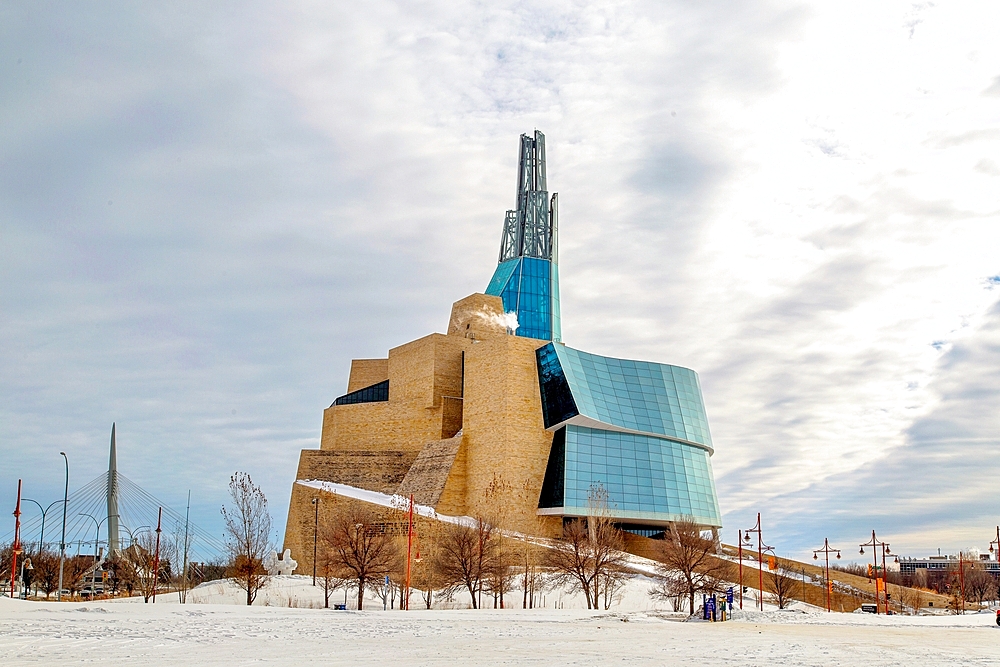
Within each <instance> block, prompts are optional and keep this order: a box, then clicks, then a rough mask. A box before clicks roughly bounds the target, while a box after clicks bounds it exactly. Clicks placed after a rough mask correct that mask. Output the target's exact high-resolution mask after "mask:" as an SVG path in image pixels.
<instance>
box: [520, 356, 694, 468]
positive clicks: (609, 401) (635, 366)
mask: <svg viewBox="0 0 1000 667" xmlns="http://www.w3.org/2000/svg"><path fill="white" fill-rule="evenodd" d="M536 354H537V357H538V377H539V383H540V385H541V392H542V398H543V401H542V404H543V406H542V409H543V412H544V417H545V428H552V427H553V426H556V425H557V424H560V423H562V422H564V421H567V420H568V419H570V418H571V417H573V416H574V415H575V414H578V415H582V416H584V417H589V418H590V419H593V420H595V421H599V422H603V423H605V424H609V425H611V426H617V427H619V428H623V429H628V430H630V431H639V432H642V433H649V434H652V435H661V436H666V437H669V438H677V439H679V440H686V441H688V442H693V443H697V444H699V445H703V446H705V447H709V448H711V447H712V436H711V434H710V433H709V430H708V417H707V416H706V414H705V404H704V402H703V401H702V398H701V385H700V384H699V382H698V374H697V373H695V372H694V371H692V370H691V369H689V368H682V367H680V366H668V365H667V364H657V363H654V362H651V361H633V360H631V359H614V358H612V357H602V356H599V355H596V354H589V353H587V352H581V351H580V350H574V349H573V348H571V347H566V346H565V345H556V344H549V345H546V346H544V347H541V348H539V349H538V351H537V353H536ZM570 404H572V406H571V405H570ZM571 412H573V414H570V413H571Z"/></svg>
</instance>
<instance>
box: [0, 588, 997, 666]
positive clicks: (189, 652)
mask: <svg viewBox="0 0 1000 667" xmlns="http://www.w3.org/2000/svg"><path fill="white" fill-rule="evenodd" d="M306 582H308V580H307V579H306V578H304V577H288V578H281V579H279V580H278V581H276V582H275V586H274V587H273V588H272V589H271V590H270V591H269V592H268V595H267V596H265V597H264V598H263V599H262V601H261V602H262V603H261V604H260V605H256V606H254V607H246V606H241V605H238V604H233V603H234V602H236V599H237V598H236V595H237V593H236V592H235V591H233V590H230V589H227V587H226V586H224V585H222V584H219V583H211V584H207V585H205V586H203V587H200V588H199V589H196V590H195V591H194V592H192V596H191V598H190V599H189V603H188V604H187V605H183V606H182V605H179V604H177V598H176V595H168V596H165V597H160V598H159V599H158V601H157V604H155V605H152V604H142V603H141V600H140V601H139V602H138V603H134V600H133V601H128V602H125V601H115V602H109V601H105V602H94V603H80V602H76V603H71V602H67V603H61V604H57V603H54V602H50V603H45V602H23V601H19V600H10V599H7V598H0V663H2V664H10V665H30V664H41V665H56V664H58V665H72V664H84V663H86V664H97V665H105V664H107V665H112V664H113V665H133V664H142V665H250V664H272V665H315V664H324V665H380V666H384V665H386V664H395V665H448V666H449V667H454V666H455V665H460V664H461V665H478V664H489V665H507V664H510V665H522V664H540V665H541V664H544V665H575V664H580V665H590V666H592V665H610V664H615V665H621V664H630V665H631V664H650V665H675V664H676V665H680V664H698V665H712V664H719V665H727V666H738V665H761V666H763V665H824V666H827V665H859V666H861V665H863V666H864V667H874V666H877V665H997V664H1000V627H997V626H996V625H995V623H994V615H993V614H992V613H982V614H970V615H967V616H930V617H905V616H893V617H885V616H879V617H875V616H872V615H870V614H837V613H834V614H827V613H826V612H822V611H817V610H798V611H776V610H775V611H765V612H752V611H745V612H742V614H743V615H742V617H741V618H739V619H738V620H735V621H732V622H728V623H705V622H681V620H680V616H679V615H676V614H673V613H671V612H668V611H665V610H662V609H660V610H658V609H656V607H657V606H660V607H662V605H657V604H653V603H651V602H650V601H649V600H648V598H646V599H643V596H642V594H641V590H642V588H641V587H642V586H643V584H642V582H638V583H637V584H636V585H635V586H634V587H633V588H635V590H630V591H627V592H626V595H625V598H624V599H623V601H622V604H621V605H619V606H617V607H615V608H613V609H612V610H611V611H607V612H605V611H586V610H582V609H572V608H564V609H553V608H552V606H553V605H554V604H555V600H548V604H549V606H548V608H544V609H534V610H521V609H508V610H493V609H487V610H478V611H473V610H467V609H433V610H430V611H426V610H421V611H410V612H401V611H388V612H385V611H382V609H381V603H379V604H378V606H377V608H376V606H375V604H374V602H372V603H366V604H371V605H372V609H371V610H367V609H366V610H365V611H363V612H357V611H346V612H345V611H332V610H324V609H309V608H305V607H307V606H308V602H309V601H311V600H313V599H315V600H318V601H321V600H322V597H321V595H320V596H315V597H314V594H315V592H316V591H315V590H314V589H311V588H312V587H311V586H308V585H307V583H306ZM340 595H341V599H340V601H341V602H342V596H343V593H341V594H340ZM292 599H295V600H297V603H298V604H299V606H298V607H287V606H274V605H277V604H279V603H284V604H287V603H288V602H289V601H290V600H292ZM460 600H461V597H460V596H456V603H457V602H459V601H460ZM196 601H200V603H195V602H196ZM227 602H228V603H229V604H226V603H227ZM417 602H418V601H417V599H416V598H414V600H413V606H414V607H416V606H417V605H416V603H417ZM564 602H565V603H568V604H567V605H566V606H567V607H569V606H571V605H572V602H573V601H572V599H571V598H569V597H567V598H566V599H565V600H564Z"/></svg>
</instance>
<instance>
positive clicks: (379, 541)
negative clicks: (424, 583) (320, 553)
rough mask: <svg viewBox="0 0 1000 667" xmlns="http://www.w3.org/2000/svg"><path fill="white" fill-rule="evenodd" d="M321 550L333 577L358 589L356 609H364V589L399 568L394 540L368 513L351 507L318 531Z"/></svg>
mask: <svg viewBox="0 0 1000 667" xmlns="http://www.w3.org/2000/svg"><path fill="white" fill-rule="evenodd" d="M322 540H323V548H324V549H325V550H326V551H327V554H326V558H328V559H329V560H330V562H331V564H332V565H333V568H334V573H335V574H336V576H338V577H340V578H342V579H350V580H352V581H353V582H354V585H356V586H357V587H358V609H364V604H365V587H366V586H367V585H368V584H369V583H374V582H375V581H376V580H378V579H381V578H383V577H385V576H386V575H387V574H390V573H392V572H394V571H395V570H397V569H398V568H399V560H400V552H399V547H398V544H397V541H396V539H394V537H393V536H392V535H390V534H388V533H387V532H386V530H385V522H384V521H383V520H382V517H380V516H379V515H378V514H376V513H375V511H373V510H372V509H370V508H369V507H367V506H365V505H361V504H351V505H349V506H347V507H346V508H343V509H342V510H341V511H338V512H337V513H336V514H335V515H334V517H333V520H332V521H331V522H330V523H329V524H328V525H327V526H326V527H325V528H324V529H323V531H322Z"/></svg>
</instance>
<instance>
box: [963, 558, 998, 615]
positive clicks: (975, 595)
mask: <svg viewBox="0 0 1000 667" xmlns="http://www.w3.org/2000/svg"><path fill="white" fill-rule="evenodd" d="M995 588H996V582H995V581H994V580H993V577H992V576H990V573H989V572H987V571H986V570H985V569H983V566H982V564H981V563H980V562H978V561H976V562H974V563H973V564H972V566H971V567H969V568H968V569H967V570H966V571H965V597H966V599H967V600H973V601H975V602H976V603H977V604H978V605H979V606H980V607H982V606H983V600H990V599H992V598H993V594H994V589H995Z"/></svg>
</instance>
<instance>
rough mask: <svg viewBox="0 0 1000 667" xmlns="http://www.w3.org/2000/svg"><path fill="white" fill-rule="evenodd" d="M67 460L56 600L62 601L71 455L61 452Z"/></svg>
mask: <svg viewBox="0 0 1000 667" xmlns="http://www.w3.org/2000/svg"><path fill="white" fill-rule="evenodd" d="M59 454H60V455H62V457H63V459H64V460H65V461H66V489H65V491H63V523H62V537H61V538H60V540H59V590H58V591H56V602H62V588H63V564H64V563H65V562H66V507H67V505H69V457H68V456H66V452H59Z"/></svg>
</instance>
